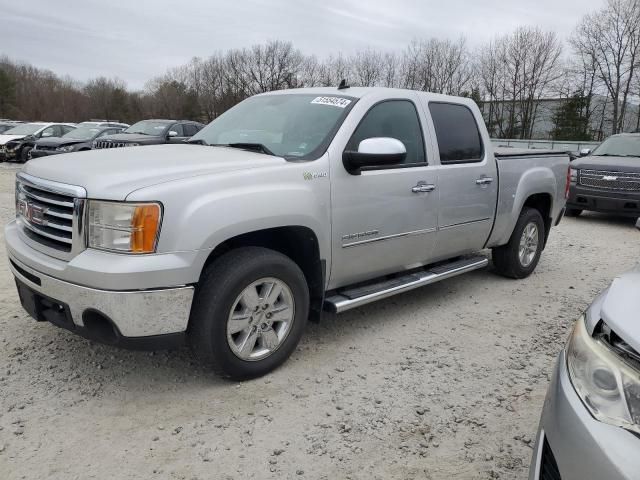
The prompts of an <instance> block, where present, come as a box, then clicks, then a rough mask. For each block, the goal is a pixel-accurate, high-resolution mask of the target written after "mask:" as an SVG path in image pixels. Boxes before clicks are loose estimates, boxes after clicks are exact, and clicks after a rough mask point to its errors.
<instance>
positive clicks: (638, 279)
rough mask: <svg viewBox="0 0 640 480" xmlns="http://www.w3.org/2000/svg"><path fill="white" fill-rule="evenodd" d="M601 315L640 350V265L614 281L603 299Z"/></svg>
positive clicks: (615, 330)
mask: <svg viewBox="0 0 640 480" xmlns="http://www.w3.org/2000/svg"><path fill="white" fill-rule="evenodd" d="M600 316H601V318H602V320H604V321H605V322H606V323H607V325H608V326H609V327H611V329H612V330H613V331H614V332H616V333H617V334H618V336H620V338H622V339H623V340H624V341H625V342H627V343H628V344H629V345H630V346H631V347H633V348H634V349H635V350H636V351H637V352H640V265H639V266H637V267H636V268H635V269H633V270H631V271H630V272H627V273H624V274H622V275H621V276H619V277H617V278H616V279H615V280H614V281H613V283H612V284H611V286H610V287H609V289H608V290H607V292H606V293H605V297H604V299H603V301H602V307H601V310H600Z"/></svg>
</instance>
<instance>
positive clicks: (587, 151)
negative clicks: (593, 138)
mask: <svg viewBox="0 0 640 480" xmlns="http://www.w3.org/2000/svg"><path fill="white" fill-rule="evenodd" d="M590 153H591V149H590V148H582V149H580V156H581V157H586V156H587V155H589V154H590Z"/></svg>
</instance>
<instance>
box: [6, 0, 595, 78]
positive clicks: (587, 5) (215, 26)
mask: <svg viewBox="0 0 640 480" xmlns="http://www.w3.org/2000/svg"><path fill="white" fill-rule="evenodd" d="M603 4H604V0H537V1H536V0H484V1H481V0H235V1H225V2H220V1H215V0H174V1H166V0H111V1H105V0H65V1H56V2H53V1H52V0H15V1H11V2H2V4H1V5H0V18H1V19H2V26H1V27H0V54H7V55H9V57H11V58H13V59H16V60H22V61H26V62H29V63H31V64H33V65H35V66H38V67H43V68H49V69H51V70H53V71H54V72H56V73H57V74H60V75H67V74H68V75H71V76H72V77H74V78H77V79H79V80H87V79H89V78H92V77H96V76H100V75H105V76H109V77H113V76H117V77H119V78H121V79H123V80H125V81H126V82H127V84H128V85H129V87H130V88H134V89H137V88H142V87H143V86H144V84H145V82H146V81H147V80H149V79H150V78H151V77H153V76H154V75H158V74H161V73H163V72H164V71H165V70H166V69H167V68H169V67H173V66H177V65H180V64H182V63H186V62H187V61H189V59H191V58H192V57H194V56H200V57H207V56H209V55H210V54H211V53H213V52H215V51H218V50H226V49H228V48H235V47H244V46H250V45H252V44H255V43H261V42H264V41H267V40H272V39H281V40H290V41H292V42H293V43H294V45H295V46H296V47H298V48H299V49H301V50H302V51H303V52H304V53H315V54H317V55H318V56H321V57H322V56H325V55H328V54H330V53H332V52H337V51H340V50H341V51H343V52H345V53H349V52H352V51H354V50H357V49H362V48H366V47H374V48H378V49H382V50H399V49H402V48H403V47H404V46H405V45H407V43H409V42H410V41H411V40H412V39H414V38H429V37H432V36H433V37H437V38H452V39H455V38H457V37H459V36H460V35H465V36H466V37H467V38H468V41H469V43H470V44H471V45H472V46H475V45H478V44H481V43H483V42H485V41H487V40H489V39H491V38H493V37H494V36H495V35H498V34H502V33H507V32H509V31H511V30H513V29H514V28H515V27H516V26H518V25H538V26H540V27H542V28H543V29H546V30H554V31H556V32H558V34H560V35H561V37H563V38H566V36H567V35H568V34H569V32H570V31H571V30H572V29H573V27H574V25H575V24H576V22H577V21H578V20H579V19H580V18H581V17H582V15H583V14H585V13H587V12H589V11H593V10H596V9H598V8H600V7H601V6H602V5H603Z"/></svg>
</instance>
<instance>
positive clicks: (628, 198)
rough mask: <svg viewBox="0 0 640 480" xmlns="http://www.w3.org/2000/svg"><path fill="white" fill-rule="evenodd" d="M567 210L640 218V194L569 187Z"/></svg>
mask: <svg viewBox="0 0 640 480" xmlns="http://www.w3.org/2000/svg"><path fill="white" fill-rule="evenodd" d="M567 208H573V209H578V210H590V211H593V212H601V213H610V214H613V215H622V216H629V217H640V193H639V192H616V191H611V190H594V189H591V188H586V187H584V186H582V185H571V190H570V191H569V198H568V199H567Z"/></svg>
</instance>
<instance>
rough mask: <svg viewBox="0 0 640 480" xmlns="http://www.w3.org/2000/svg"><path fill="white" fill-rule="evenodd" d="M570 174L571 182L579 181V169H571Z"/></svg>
mask: <svg viewBox="0 0 640 480" xmlns="http://www.w3.org/2000/svg"><path fill="white" fill-rule="evenodd" d="M569 176H570V177H569V178H570V180H571V183H578V170H577V169H576V168H570V169H569Z"/></svg>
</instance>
